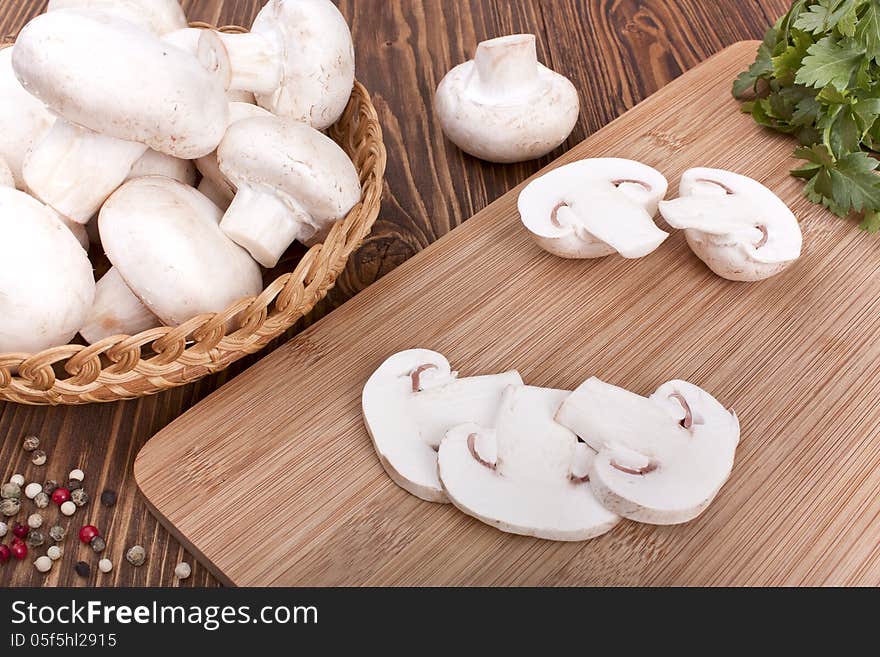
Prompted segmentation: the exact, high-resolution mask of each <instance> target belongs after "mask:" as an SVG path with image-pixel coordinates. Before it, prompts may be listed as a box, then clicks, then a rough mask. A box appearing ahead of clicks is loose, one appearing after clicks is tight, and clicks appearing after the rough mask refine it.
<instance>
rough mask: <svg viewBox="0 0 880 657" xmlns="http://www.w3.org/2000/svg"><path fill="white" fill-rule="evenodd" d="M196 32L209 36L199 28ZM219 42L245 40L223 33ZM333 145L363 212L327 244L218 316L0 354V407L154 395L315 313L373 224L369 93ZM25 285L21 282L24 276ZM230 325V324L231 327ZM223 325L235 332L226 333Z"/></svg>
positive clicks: (378, 136)
mask: <svg viewBox="0 0 880 657" xmlns="http://www.w3.org/2000/svg"><path fill="white" fill-rule="evenodd" d="M193 27H200V28H209V27H211V26H209V25H207V24H202V23H193ZM220 30H221V31H223V32H230V33H244V32H247V30H245V29H244V28H241V27H237V26H228V27H222V28H220ZM329 134H330V136H331V137H332V138H333V139H334V140H335V141H336V142H337V143H338V144H339V145H340V146H342V148H343V149H344V150H345V151H346V153H348V155H349V157H351V159H352V161H353V162H354V165H355V167H356V168H357V170H358V173H359V174H360V180H361V185H362V188H363V194H362V197H361V201H360V203H358V205H356V206H355V207H354V208H352V210H351V212H349V213H348V215H347V216H346V217H345V218H344V219H343V220H341V221H338V222H337V223H336V225H335V226H333V228H332V230H331V231H330V233H329V234H328V236H327V238H326V240H325V241H324V243H323V244H317V245H315V246H313V247H312V248H311V249H309V250H308V252H307V253H306V254H305V255H304V256H303V258H302V260H300V262H299V264H298V265H297V266H296V268H295V269H294V270H293V271H292V272H290V273H286V274H283V275H281V276H279V277H278V278H276V279H275V281H273V282H272V283H271V284H270V285H269V286H268V287H267V288H266V289H265V290H263V292H262V293H261V294H259V295H258V296H256V297H247V298H244V299H240V300H239V301H237V302H236V303H234V304H232V305H231V306H229V307H228V308H226V310H224V311H223V312H220V313H214V314H203V315H198V316H197V317H193V318H192V319H190V320H189V321H187V322H186V323H184V324H181V325H180V326H174V327H172V326H163V327H160V328H154V329H150V330H148V331H144V332H143V333H139V334H138V335H133V336H114V337H109V338H107V339H105V340H102V341H101V342H96V343H95V344H93V345H91V346H87V347H86V346H82V345H64V346H60V347H53V348H51V349H46V350H45V351H41V352H40V353H36V354H9V353H7V354H0V400H7V401H13V402H19V403H25V404H87V403H92V402H107V401H115V400H119V399H131V398H134V397H141V396H144V395H149V394H154V393H157V392H161V391H162V390H167V389H169V388H173V387H175V386H179V385H183V384H185V383H189V382H192V381H195V380H197V379H200V378H202V377H204V376H207V375H208V374H212V373H214V372H218V371H220V370H223V369H225V368H226V367H228V366H229V365H230V364H231V363H233V362H235V361H236V360H238V359H239V358H242V357H243V356H246V355H248V354H252V353H255V352H257V351H259V350H260V349H262V348H263V347H265V346H266V344H268V343H269V342H270V341H271V340H273V339H274V338H276V337H278V336H279V335H281V334H282V333H284V331H286V330H287V329H289V328H290V327H291V326H293V324H294V323H296V322H297V321H298V320H299V319H300V318H302V317H303V316H304V315H305V314H307V313H308V312H309V311H311V310H312V308H314V306H315V304H316V303H317V302H318V301H320V300H321V299H322V298H324V296H325V295H326V294H327V292H328V291H329V290H330V289H331V288H332V287H333V285H334V284H335V283H336V279H337V277H338V276H339V275H340V273H342V270H343V269H344V268H345V264H346V262H347V261H348V258H349V257H350V256H351V254H352V253H353V252H354V251H355V250H356V249H357V248H358V246H360V244H361V243H362V241H363V240H364V239H365V238H366V237H367V235H369V233H370V230H371V229H372V226H373V223H374V222H375V221H376V217H377V215H378V214H379V205H380V202H381V196H382V186H383V179H384V175H385V164H386V152H385V145H384V143H383V141H382V129H381V127H380V126H379V119H378V116H377V114H376V110H375V108H374V107H373V104H372V102H371V100H370V95H369V93H368V92H367V90H366V89H365V88H364V87H363V86H362V85H361V84H360V83H359V82H355V85H354V90H353V92H352V96H351V100H350V101H349V103H348V106H347V107H346V109H345V112H344V113H343V115H342V117H341V118H340V120H339V121H338V122H337V123H336V124H335V125H334V126H332V127H331V128H330V130H329ZM22 275H27V274H26V272H23V273H22ZM233 318H235V320H234V324H227V323H228V322H230V321H231V320H233ZM227 325H230V326H233V325H234V326H236V327H237V328H236V330H234V331H233V332H231V333H227V330H226V328H227Z"/></svg>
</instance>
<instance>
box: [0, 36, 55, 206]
mask: <svg viewBox="0 0 880 657" xmlns="http://www.w3.org/2000/svg"><path fill="white" fill-rule="evenodd" d="M14 49H15V48H14V47H12V48H2V49H0V135H2V137H0V157H2V158H3V159H4V160H6V164H8V165H9V168H10V169H11V170H12V177H13V179H14V180H15V186H16V187H17V188H18V189H21V190H22V191H24V190H25V184H24V178H23V177H22V174H21V168H22V163H23V162H24V158H25V155H26V154H27V152H28V150H30V148H31V147H32V146H33V145H34V143H36V142H37V141H39V140H40V139H42V137H43V135H45V134H46V133H47V132H49V129H50V128H51V127H52V124H53V123H54V122H55V116H53V115H52V113H51V112H50V111H49V110H48V109H47V108H46V106H45V105H43V103H41V102H40V101H39V100H37V99H36V98H34V97H33V96H31V95H30V94H29V93H28V92H27V91H25V89H24V87H22V86H21V84H20V83H19V81H18V78H16V77H15V72H14V71H13V70H12V52H13V50H14Z"/></svg>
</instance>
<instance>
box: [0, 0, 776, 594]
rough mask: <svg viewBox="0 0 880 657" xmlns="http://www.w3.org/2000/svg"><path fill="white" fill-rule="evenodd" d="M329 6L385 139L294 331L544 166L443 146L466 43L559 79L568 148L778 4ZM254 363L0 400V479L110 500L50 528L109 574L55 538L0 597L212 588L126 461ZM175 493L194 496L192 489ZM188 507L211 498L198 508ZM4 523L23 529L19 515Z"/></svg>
mask: <svg viewBox="0 0 880 657" xmlns="http://www.w3.org/2000/svg"><path fill="white" fill-rule="evenodd" d="M182 4H183V6H184V8H185V9H186V12H187V15H188V16H189V18H190V20H193V21H206V22H209V23H213V24H218V25H224V24H237V25H244V26H248V25H250V23H251V21H252V19H253V17H254V16H255V14H256V13H257V11H258V10H259V8H260V6H262V4H263V3H262V1H261V0H183V3H182ZM45 5H46V0H0V39H4V40H7V41H8V40H12V39H14V37H15V34H16V33H17V31H18V30H19V29H20V28H21V27H22V26H23V25H24V24H25V23H26V22H27V21H28V20H29V19H30V18H31V17H32V16H34V15H36V14H38V13H40V12H42V11H43V10H44V9H45ZM339 5H340V9H341V10H342V13H343V14H344V15H345V17H346V18H347V19H348V22H349V24H350V25H351V28H352V33H353V35H354V42H355V50H356V53H357V67H358V73H357V76H358V78H359V79H360V80H361V82H363V83H364V84H365V85H366V86H367V88H368V89H369V90H370V91H371V93H372V95H373V100H374V102H375V105H376V107H377V109H378V111H379V118H380V120H381V122H382V126H383V128H384V130H385V143H386V146H387V147H388V171H387V176H386V187H385V194H384V199H383V207H382V212H381V214H380V220H379V221H378V222H377V224H376V226H375V228H374V230H373V234H372V235H371V237H370V238H369V240H368V241H367V242H366V244H365V245H364V246H363V248H362V249H361V250H360V251H359V252H358V254H357V255H356V257H355V258H354V260H353V261H352V262H351V263H349V267H348V269H347V270H346V272H345V273H344V275H343V276H342V277H341V279H340V281H339V283H338V284H337V287H336V289H335V290H334V291H333V292H332V293H331V295H330V296H329V297H328V299H326V300H325V302H324V303H322V304H321V305H320V306H319V308H317V309H316V311H315V312H314V313H313V316H312V317H311V318H309V321H314V320H315V319H317V318H319V317H320V316H321V315H323V314H326V313H327V312H328V311H329V310H331V309H333V308H335V307H336V306H338V305H340V304H341V303H343V302H344V301H345V300H346V299H347V298H349V297H351V296H352V295H354V294H356V293H357V292H358V291H360V290H362V289H363V288H364V287H366V286H367V285H369V284H370V283H372V282H373V281H375V280H376V279H377V278H379V277H380V276H382V275H383V274H385V273H387V272H388V271H390V270H391V269H393V268H394V267H395V266H396V265H398V264H400V263H401V262H403V261H404V260H406V259H407V258H408V257H410V256H411V255H413V254H414V253H416V252H417V251H419V250H420V249H422V248H424V247H425V246H426V245H428V244H429V243H431V242H433V241H434V240H436V239H437V238H438V237H440V236H441V235H443V234H445V233H447V232H448V231H450V230H452V229H453V228H454V227H456V226H457V225H459V224H460V223H461V222H463V221H464V220H466V219H467V218H468V217H470V216H471V215H473V214H474V213H475V212H477V211H478V210H480V209H481V208H483V207H484V206H486V205H487V204H489V203H490V202H492V201H493V200H494V199H495V198H497V197H498V196H500V195H501V194H503V193H504V192H506V191H507V190H509V189H510V188H512V187H514V186H515V185H516V184H518V183H519V182H520V181H522V180H523V179H524V178H526V177H527V176H529V175H530V174H532V173H533V172H534V171H536V170H537V169H539V168H540V167H541V166H543V165H544V164H545V163H546V162H548V161H550V160H551V159H553V158H554V157H556V155H558V153H557V154H554V155H551V156H549V157H548V158H545V159H544V160H540V161H536V162H531V163H528V164H522V165H511V166H497V165H489V164H485V163H483V162H480V161H478V160H475V159H473V158H470V157H468V156H465V155H463V154H462V153H461V152H460V151H458V150H457V149H456V148H455V147H454V146H453V145H452V144H450V143H449V142H447V141H445V140H444V138H443V135H442V133H441V132H440V129H439V127H438V125H437V121H436V120H435V118H434V115H433V112H432V110H431V99H432V96H433V92H434V89H435V87H436V86H437V83H438V82H439V81H440V79H441V78H442V77H443V75H444V74H445V73H446V71H447V70H449V69H450V68H451V67H452V66H453V65H455V64H458V63H460V62H462V61H464V60H466V59H469V58H470V57H471V56H472V54H473V51H474V48H475V46H476V44H477V42H479V41H481V40H482V39H485V38H489V37H494V36H498V35H502V34H512V33H517V32H532V33H535V34H536V35H537V37H538V54H539V57H540V58H541V60H542V61H544V62H545V63H547V65H548V66H550V67H551V68H553V69H555V70H557V71H559V72H560V73H563V74H564V75H566V76H568V77H569V78H570V79H571V80H572V81H573V82H574V84H575V86H576V87H577V88H578V89H579V90H580V93H581V116H580V121H579V122H578V124H577V127H576V128H575V130H574V133H573V134H572V135H571V137H570V138H569V140H568V142H567V144H566V145H565V147H569V146H571V145H573V144H575V143H577V142H579V141H581V140H582V139H583V138H584V137H585V136H587V135H588V134H590V133H591V132H593V131H595V130H596V129H598V128H599V127H601V126H602V125H604V124H606V123H608V122H609V121H610V120H612V119H613V118H615V117H616V116H618V115H619V114H621V113H623V112H624V111H625V110H627V109H628V108H630V107H632V106H633V105H635V104H636V103H637V102H639V101H640V100H642V99H643V98H645V97H646V96H648V95H650V94H651V93H653V92H654V91H656V90H657V89H658V88H659V87H662V86H663V85H664V84H666V83H667V82H669V81H670V80H672V79H673V78H675V77H677V76H678V75H680V74H681V73H682V72H683V71H685V70H687V69H688V68H690V67H692V66H694V65H695V64H697V63H698V62H700V61H702V60H704V59H706V58H707V57H708V56H709V55H711V54H713V53H715V52H717V51H718V50H720V49H721V48H723V47H724V46H726V45H729V44H731V43H734V42H736V41H739V40H742V39H753V38H759V37H760V36H761V35H762V34H763V32H764V30H765V29H766V27H767V25H768V24H770V23H771V22H772V21H773V20H775V19H776V17H777V16H779V15H781V14H782V13H783V12H784V11H785V10H786V7H787V5H788V2H787V0H511V1H506V0H403V1H400V0H342V1H341V2H339ZM706 125H707V129H708V128H710V127H711V117H706ZM0 139H2V135H0ZM561 150H562V149H560V152H561ZM341 312H345V310H344V309H343V310H342V311H341ZM258 357H259V356H254V357H251V358H249V359H245V360H244V361H241V362H239V363H237V364H236V365H234V366H233V367H232V368H231V369H230V370H229V371H228V372H224V373H222V374H220V375H217V376H214V377H211V378H208V379H205V380H203V381H200V382H198V383H196V384H193V385H189V386H186V387H183V388H178V389H176V390H172V391H169V392H166V393H164V394H161V395H158V396H154V397H148V398H145V399H141V400H137V401H128V402H120V403H114V404H103V405H93V406H89V407H70V408H64V407H62V408H43V407H28V406H19V405H15V404H0V477H2V481H8V479H9V477H10V476H11V475H12V474H13V473H15V472H20V473H22V474H23V475H24V476H25V478H26V479H27V480H28V481H32V480H34V481H44V480H45V479H47V478H57V479H61V478H66V476H67V473H68V472H69V471H70V470H71V468H73V467H80V468H81V469H82V470H83V471H84V472H85V473H86V486H85V487H86V489H87V490H88V492H89V493H90V494H92V496H93V497H97V495H98V494H100V492H101V491H102V490H104V489H105V488H110V489H113V490H115V491H117V492H118V495H119V501H118V503H117V505H116V506H115V507H114V508H113V509H108V508H104V507H102V506H101V505H100V504H97V503H90V504H89V505H88V506H87V507H86V508H85V509H84V510H82V511H80V512H78V513H77V514H76V515H75V516H74V517H73V519H71V520H67V519H65V522H66V524H68V525H70V532H71V534H73V533H75V532H76V531H78V529H79V527H80V526H81V525H82V524H85V521H89V522H93V523H94V524H96V525H97V526H98V527H99V528H100V529H101V530H102V532H103V534H104V535H105V536H106V537H107V544H108V546H107V550H106V552H105V556H108V557H109V558H110V559H111V560H112V561H113V562H114V566H115V567H114V570H113V572H112V573H110V574H109V575H102V574H100V573H97V572H96V571H97V569H96V568H94V567H93V572H92V575H91V577H90V578H88V579H82V578H80V577H78V576H77V575H76V574H75V573H74V570H73V566H74V564H75V563H76V562H77V561H78V560H80V559H86V560H88V561H89V562H90V563H92V564H93V565H94V564H95V563H96V562H97V559H96V557H95V555H94V554H92V553H91V550H90V548H88V547H87V546H84V545H82V544H80V543H79V542H78V541H77V539H76V538H75V536H72V535H71V536H68V539H67V540H66V541H65V543H64V547H65V550H66V551H65V555H64V557H63V561H61V562H60V563H58V564H56V565H55V567H54V568H53V569H52V571H51V573H50V574H49V575H48V576H46V575H41V574H39V573H38V572H37V571H36V570H35V569H34V568H33V566H32V561H33V557H32V556H29V559H28V560H27V561H25V562H9V563H6V564H0V586H21V585H30V586H40V585H96V584H97V585H129V586H132V585H133V586H144V585H153V586H169V585H173V586H178V585H184V586H214V585H217V582H216V580H215V579H214V578H213V577H212V576H211V575H210V574H209V573H208V572H207V571H206V570H205V569H204V568H203V567H202V566H200V565H199V564H198V563H197V562H196V561H195V560H194V559H193V558H192V556H191V555H189V554H187V553H186V552H185V551H184V550H183V549H182V548H181V546H180V544H179V543H178V542H177V541H176V540H174V539H173V538H172V537H171V536H170V535H169V533H168V532H167V531H165V530H164V529H163V528H162V527H161V526H159V524H158V522H157V521H156V520H155V519H154V518H153V517H152V516H151V515H150V514H149V512H148V511H147V509H146V506H145V505H144V501H143V499H142V497H141V495H140V493H139V492H138V490H137V487H136V486H135V483H134V479H133V476H132V464H133V463H134V458H135V455H136V454H137V452H138V450H140V448H141V447H142V446H143V445H144V443H146V441H147V440H149V439H150V437H151V436H152V435H153V434H154V433H156V432H157V431H158V430H159V429H161V428H162V427H164V426H165V425H166V424H168V423H169V422H171V421H172V420H173V419H174V418H176V417H177V416H179V415H180V414H181V413H183V412H184V411H186V410H187V409H188V408H190V407H191V406H192V405H194V404H195V403H196V402H198V401H199V400H201V399H202V398H204V397H205V396H206V395H208V394H209V393H210V392H212V391H213V390H215V389H217V388H218V387H220V386H221V385H222V384H223V383H224V382H226V381H227V380H228V379H230V378H231V377H232V376H234V375H235V374H237V373H239V372H241V371H242V370H243V369H245V368H246V367H247V366H248V365H250V364H252V363H254V362H255V361H256V360H257V358H258ZM30 433H33V434H36V435H38V436H39V437H40V439H41V441H42V446H44V447H45V450H46V452H47V453H48V454H49V459H48V462H47V464H46V465H44V466H42V467H37V466H34V465H33V464H31V462H30V454H28V453H26V452H24V451H23V450H22V449H21V441H22V438H23V437H24V436H25V435H27V434H30ZM191 494H192V495H194V496H199V495H202V492H201V491H200V490H199V489H198V488H194V489H193V490H192V491H191ZM203 503H204V504H206V505H209V504H211V503H212V501H211V499H208V498H205V499H204V500H203ZM30 506H31V505H29V504H28V505H24V508H30ZM49 512H51V513H49ZM19 515H20V518H19V519H20V520H22V521H23V519H24V517H25V513H24V511H23V512H22V513H20V514H19ZM55 515H57V510H55V509H54V508H50V509H49V510H47V517H48V518H49V519H50V520H51V519H54V517H55ZM256 520H257V519H256V518H255V521H256ZM47 524H51V523H47ZM7 540H8V539H7ZM135 543H140V544H142V545H143V546H144V547H146V549H147V554H148V558H147V562H146V564H145V565H144V566H142V567H141V568H134V567H132V566H130V565H129V564H127V563H126V562H125V560H124V557H123V555H124V553H125V550H126V549H127V547H129V546H131V545H133V544H135ZM254 549H259V546H254ZM33 552H37V551H33ZM39 552H40V553H42V552H43V551H39ZM181 560H186V561H188V562H189V563H190V564H191V565H192V566H193V575H192V577H191V578H190V579H188V580H186V581H185V582H183V583H181V582H178V581H177V580H176V579H175V578H174V576H173V571H174V567H175V566H176V565H177V563H178V562H179V561H181Z"/></svg>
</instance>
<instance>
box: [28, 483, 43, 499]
mask: <svg viewBox="0 0 880 657" xmlns="http://www.w3.org/2000/svg"><path fill="white" fill-rule="evenodd" d="M42 490H43V487H42V486H40V484H35V483H30V484H28V485H27V486H25V487H24V496H25V497H26V498H28V499H29V500H32V499H34V498H35V497H36V496H37V495H39V494H40V491H42Z"/></svg>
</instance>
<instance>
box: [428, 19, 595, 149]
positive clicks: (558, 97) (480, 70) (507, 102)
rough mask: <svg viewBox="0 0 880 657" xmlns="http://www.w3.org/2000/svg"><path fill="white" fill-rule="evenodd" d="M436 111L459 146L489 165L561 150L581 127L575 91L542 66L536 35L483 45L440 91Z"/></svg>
mask: <svg viewBox="0 0 880 657" xmlns="http://www.w3.org/2000/svg"><path fill="white" fill-rule="evenodd" d="M434 109H435V111H436V112H437V118H438V119H439V120H440V126H441V127H442V128H443V132H444V133H445V134H446V136H447V137H448V138H449V139H450V141H452V142H453V143H454V144H455V145H456V146H458V147H459V148H461V149H462V150H463V151H465V152H466V153H470V154H471V155H473V156H474V157H478V158H480V159H483V160H488V161H490V162H501V163H508V162H522V161H525V160H532V159H535V158H538V157H541V156H543V155H546V154H547V153H549V152H550V151H552V150H553V149H554V148H556V147H557V146H559V145H560V144H562V142H564V141H565V139H566V138H567V137H568V135H569V134H571V131H572V129H573V128H574V125H575V123H577V118H578V114H579V112H580V103H579V100H578V95H577V90H575V88H574V85H573V84H572V83H571V82H570V81H569V80H568V79H567V78H565V77H564V76H562V75H560V74H558V73H555V72H554V71H552V70H550V69H549V68H547V67H546V66H543V65H542V64H539V63H538V55H537V50H536V46H535V36H534V35H533V34H514V35H510V36H503V37H498V38H497V39H491V40H489V41H483V42H482V43H480V44H479V45H478V46H477V52H476V55H475V56H474V59H472V60H470V61H467V62H465V63H464V64H460V65H458V66H456V67H455V68H453V69H452V70H451V71H449V73H447V74H446V76H445V77H444V78H443V80H441V81H440V84H439V86H438V87H437V93H436V94H435V95H434Z"/></svg>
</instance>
